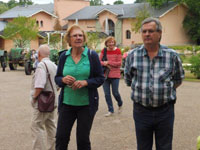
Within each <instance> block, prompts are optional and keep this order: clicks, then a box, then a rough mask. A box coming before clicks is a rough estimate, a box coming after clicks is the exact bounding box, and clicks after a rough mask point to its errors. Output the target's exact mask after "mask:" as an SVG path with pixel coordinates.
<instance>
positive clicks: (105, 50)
mask: <svg viewBox="0 0 200 150" xmlns="http://www.w3.org/2000/svg"><path fill="white" fill-rule="evenodd" d="M102 60H103V61H107V48H104V49H103V57H102Z"/></svg>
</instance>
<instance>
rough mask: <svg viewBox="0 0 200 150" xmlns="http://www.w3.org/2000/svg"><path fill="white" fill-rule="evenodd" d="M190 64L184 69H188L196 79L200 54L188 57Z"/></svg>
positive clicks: (198, 74) (199, 70) (199, 65)
mask: <svg viewBox="0 0 200 150" xmlns="http://www.w3.org/2000/svg"><path fill="white" fill-rule="evenodd" d="M189 62H190V64H191V66H187V67H186V69H187V70H190V72H191V73H193V74H194V75H195V76H196V77H197V79H200V54H198V55H194V56H192V57H191V58H190V59H189Z"/></svg>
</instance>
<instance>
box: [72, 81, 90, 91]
mask: <svg viewBox="0 0 200 150" xmlns="http://www.w3.org/2000/svg"><path fill="white" fill-rule="evenodd" d="M87 85H88V83H87V81H86V80H77V81H75V82H74V83H73V85H72V89H73V90H76V89H80V88H82V87H85V86H87Z"/></svg>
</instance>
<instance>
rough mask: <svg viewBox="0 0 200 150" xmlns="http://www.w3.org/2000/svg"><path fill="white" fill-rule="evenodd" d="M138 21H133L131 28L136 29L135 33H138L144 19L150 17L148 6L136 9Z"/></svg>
mask: <svg viewBox="0 0 200 150" xmlns="http://www.w3.org/2000/svg"><path fill="white" fill-rule="evenodd" d="M136 11H137V12H136V21H135V22H131V30H132V31H134V32H135V33H138V32H139V31H140V28H141V24H142V21H143V20H144V19H146V18H148V17H150V16H151V15H150V13H149V11H148V9H147V7H146V6H145V5H144V7H143V8H139V9H138V10H136Z"/></svg>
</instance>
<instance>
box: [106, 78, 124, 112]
mask: <svg viewBox="0 0 200 150" xmlns="http://www.w3.org/2000/svg"><path fill="white" fill-rule="evenodd" d="M110 86H112V94H113V96H114V98H115V100H116V101H117V104H118V106H119V107H120V106H122V104H123V102H122V99H121V96H120V94H119V91H118V89H119V78H107V79H106V80H105V81H104V84H103V90H104V94H105V99H106V103H107V106H108V111H109V112H112V113H113V112H114V108H113V103H112V98H111V93H110Z"/></svg>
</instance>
